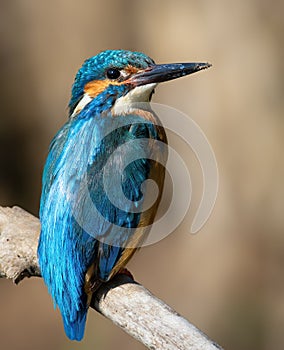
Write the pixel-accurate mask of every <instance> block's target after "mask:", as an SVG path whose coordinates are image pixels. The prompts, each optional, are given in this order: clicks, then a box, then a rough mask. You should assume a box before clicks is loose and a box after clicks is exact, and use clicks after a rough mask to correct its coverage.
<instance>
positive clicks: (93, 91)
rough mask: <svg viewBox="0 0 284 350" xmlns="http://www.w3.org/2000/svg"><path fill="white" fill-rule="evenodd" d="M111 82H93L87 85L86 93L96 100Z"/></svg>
mask: <svg viewBox="0 0 284 350" xmlns="http://www.w3.org/2000/svg"><path fill="white" fill-rule="evenodd" d="M109 84H110V82H109V81H108V80H93V81H90V82H89V83H88V84H86V85H85V89H84V92H85V93H87V94H88V95H89V96H90V97H92V98H95V97H96V96H98V95H99V94H100V93H101V92H103V91H104V90H105V89H106V88H107V87H108V86H109Z"/></svg>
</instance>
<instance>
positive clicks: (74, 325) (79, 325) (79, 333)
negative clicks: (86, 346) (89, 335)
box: [63, 310, 87, 341]
mask: <svg viewBox="0 0 284 350" xmlns="http://www.w3.org/2000/svg"><path fill="white" fill-rule="evenodd" d="M78 316H79V317H78V319H77V320H75V321H73V322H72V321H70V320H69V319H68V320H67V319H66V318H64V317H63V324H64V330H65V333H66V335H67V337H68V338H69V339H70V340H77V341H80V340H82V338H83V336H84V332H85V325H86V318H87V310H86V311H85V312H84V314H83V315H82V314H81V315H78Z"/></svg>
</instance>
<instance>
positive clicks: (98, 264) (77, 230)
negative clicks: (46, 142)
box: [38, 116, 164, 339]
mask: <svg viewBox="0 0 284 350" xmlns="http://www.w3.org/2000/svg"><path fill="white" fill-rule="evenodd" d="M117 118H118V117H117ZM124 118H125V117H124ZM117 120H118V119H117ZM127 120H128V121H129V123H130V124H129V125H123V123H122V126H121V125H118V127H114V124H115V123H114V121H113V117H109V118H108V117H105V118H101V117H98V118H90V119H89V120H82V119H79V118H78V119H77V120H70V121H69V122H68V123H67V124H65V126H64V127H63V128H62V129H61V130H60V131H59V132H58V134H57V135H56V137H55V139H54V140H53V142H52V144H51V148H50V151H49V155H48V158H47V162H46V165H45V170H44V176H43V189H42V197H41V209H40V218H41V224H42V229H41V235H40V241H39V248H38V252H39V261H40V266H41V271H42V276H43V278H44V279H45V282H46V284H47V286H48V288H49V291H50V293H51V294H52V296H53V299H54V301H55V303H56V304H57V305H58V306H59V308H60V311H61V314H62V316H63V320H64V325H65V330H66V332H67V334H69V336H70V337H71V338H72V337H73V338H76V339H77V338H80V336H81V335H82V334H83V325H84V323H85V319H86V310H87V296H86V294H85V293H84V291H83V290H84V285H85V275H86V272H87V270H88V269H89V270H88V272H89V274H87V277H86V281H87V285H85V290H87V291H88V290H89V288H91V287H92V285H94V282H95V281H96V280H97V279H100V280H107V279H108V278H109V277H111V276H112V275H113V274H114V273H115V272H117V271H118V270H119V269H120V268H121V267H122V266H123V265H125V263H126V262H127V261H128V260H129V258H130V257H131V255H132V254H133V252H134V251H135V248H136V246H137V245H139V243H140V242H141V237H140V236H141V235H143V234H144V233H145V232H146V231H147V225H149V224H151V222H152V221H153V218H154V215H155V212H156V209H157V205H158V202H159V200H160V196H159V197H158V199H157V201H156V202H155V204H154V205H152V207H150V208H149V209H148V210H146V211H144V212H143V214H141V212H142V209H143V205H144V202H145V196H143V193H142V191H141V185H142V184H143V182H144V181H145V180H146V179H148V178H149V177H152V178H153V179H154V181H156V182H157V183H158V184H160V185H159V186H160V192H161V190H162V185H163V180H164V170H163V168H162V169H161V168H160V167H159V166H157V164H156V162H155V161H153V160H149V159H148V158H151V157H152V158H153V157H154V156H155V154H154V155H153V153H156V154H160V153H162V150H161V149H159V146H155V147H154V146H153V145H152V141H153V139H158V135H157V133H156V128H155V126H154V125H152V124H151V123H148V122H145V120H143V119H141V118H140V119H139V117H137V116H133V117H130V116H127ZM138 122H140V124H137V123H138ZM135 123H136V124H135ZM145 139H146V146H147V145H148V147H145ZM147 140H148V144H147ZM128 142H130V143H129V144H130V146H129V147H126V148H125V147H123V146H125V145H126V144H127V143H128ZM136 158H137V159H136ZM125 159H130V160H131V159H136V160H134V161H132V162H130V163H129V164H128V165H127V166H126V168H123V166H124V165H125ZM122 168H123V169H122ZM117 174H120V176H118V178H119V179H121V184H120V187H119V188H120V189H121V188H122V190H123V192H124V194H125V196H122V197H123V198H121V196H120V195H118V194H119V193H120V194H121V192H120V191H119V188H118V186H117V184H116V182H115V181H113V179H114V178H117V177H115V175H117ZM112 181H113V183H112ZM106 188H108V193H106V191H105V189H106ZM146 192H147V191H146ZM110 197H112V200H110ZM125 198H126V199H128V200H125ZM113 200H114V202H115V203H116V204H115V205H114V204H113V203H112V201H113ZM139 226H140V227H143V229H142V231H140V233H139V236H137V235H136V232H139V230H137V227H139ZM144 227H145V230H144ZM144 231H145V232H144ZM130 240H131V242H132V244H131V247H130V248H128V247H127V245H128V244H129V242H130ZM80 325H81V326H80ZM78 327H79V329H78Z"/></svg>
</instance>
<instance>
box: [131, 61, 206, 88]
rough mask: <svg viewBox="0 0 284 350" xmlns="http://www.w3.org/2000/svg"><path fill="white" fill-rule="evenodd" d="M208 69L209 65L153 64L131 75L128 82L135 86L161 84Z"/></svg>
mask: <svg viewBox="0 0 284 350" xmlns="http://www.w3.org/2000/svg"><path fill="white" fill-rule="evenodd" d="M209 67H211V64H210V63H169V64H155V65H152V66H150V67H147V68H146V69H145V70H143V71H140V72H138V73H136V74H134V75H132V77H131V78H129V80H128V81H129V82H130V83H131V84H133V85H135V86H141V85H146V84H151V83H161V82H163V81H168V80H172V79H177V78H180V77H183V76H185V75H189V74H192V73H195V72H198V71H200V70H202V69H206V68H209Z"/></svg>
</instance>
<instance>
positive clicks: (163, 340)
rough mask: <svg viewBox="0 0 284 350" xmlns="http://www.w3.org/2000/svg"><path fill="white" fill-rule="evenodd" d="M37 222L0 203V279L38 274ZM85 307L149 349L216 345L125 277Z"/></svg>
mask: <svg viewBox="0 0 284 350" xmlns="http://www.w3.org/2000/svg"><path fill="white" fill-rule="evenodd" d="M39 230H40V223H39V220H38V219H37V218H36V217H34V216H33V215H31V214H29V213H28V212H26V211H25V210H23V209H21V208H19V207H13V208H3V207H0V277H6V278H10V279H12V280H13V281H14V282H15V283H19V282H20V281H21V280H22V279H23V278H25V277H32V276H40V269H39V266H38V262H37V245H38V235H39ZM91 307H92V308H94V309H95V310H97V311H98V312H100V313H101V314H102V315H104V316H105V317H107V318H108V319H110V320H111V321H112V322H114V323H115V324H116V325H117V326H119V327H120V328H122V329H123V330H124V331H125V332H127V333H128V334H130V335H131V336H132V337H134V338H135V339H137V340H139V341H140V342H141V343H142V344H144V345H145V346H146V347H147V348H149V349H163V350H165V349H169V350H175V349H180V350H217V349H221V347H220V346H219V345H217V344H216V343H214V342H213V341H212V340H210V339H209V338H208V337H207V336H206V335H205V334H203V333H202V332H201V331H200V330H199V329H197V328H196V327H195V326H193V325H192V324H191V323H190V322H188V321H187V320H186V319H185V318H183V317H182V316H180V315H179V314H178V313H176V312H175V311H174V310H173V309H171V308H170V307H169V306H168V305H166V304H165V303H163V302H162V301H161V300H159V299H157V298H156V297H155V296H153V295H152V294H151V293H150V292H149V291H148V290H147V289H145V288H144V287H143V286H141V285H140V284H138V283H136V282H134V281H133V280H132V279H131V278H130V277H129V276H127V275H117V276H116V277H115V278H113V279H112V280H111V281H109V282H108V283H105V284H103V285H102V286H101V287H100V289H99V290H98V291H97V292H96V294H95V295H94V296H93V299H92V303H91Z"/></svg>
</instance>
